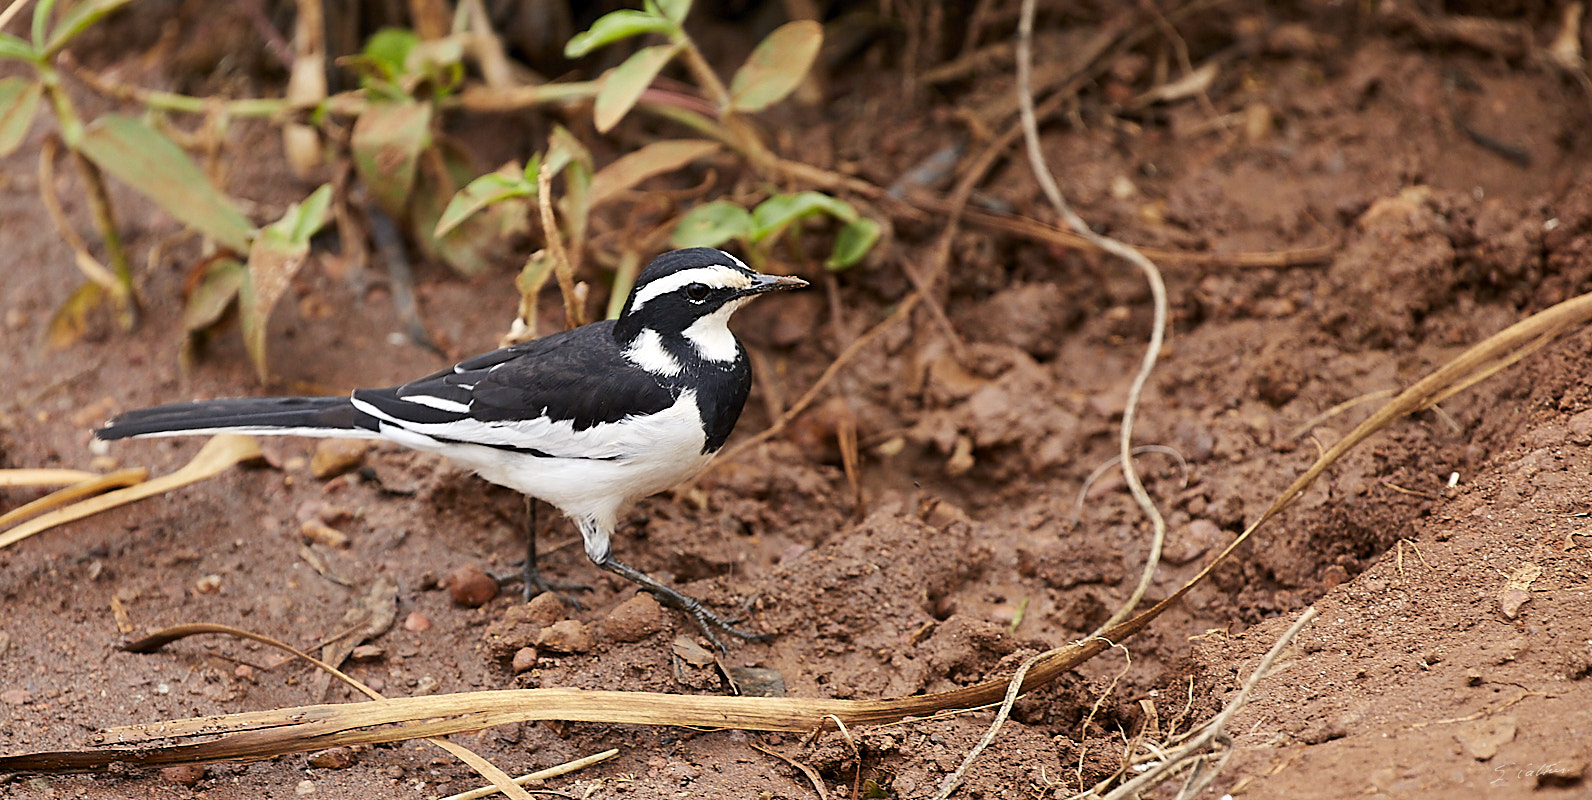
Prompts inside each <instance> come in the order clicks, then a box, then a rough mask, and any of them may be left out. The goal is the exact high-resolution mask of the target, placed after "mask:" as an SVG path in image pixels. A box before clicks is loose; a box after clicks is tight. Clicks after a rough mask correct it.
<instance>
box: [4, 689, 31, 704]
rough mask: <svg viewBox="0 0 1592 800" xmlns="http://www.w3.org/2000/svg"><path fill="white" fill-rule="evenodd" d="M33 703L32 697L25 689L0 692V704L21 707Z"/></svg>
mask: <svg viewBox="0 0 1592 800" xmlns="http://www.w3.org/2000/svg"><path fill="white" fill-rule="evenodd" d="M31 702H33V695H31V694H28V690H27V689H7V690H5V691H3V692H0V703H5V704H6V705H8V706H21V705H27V704H28V703H31Z"/></svg>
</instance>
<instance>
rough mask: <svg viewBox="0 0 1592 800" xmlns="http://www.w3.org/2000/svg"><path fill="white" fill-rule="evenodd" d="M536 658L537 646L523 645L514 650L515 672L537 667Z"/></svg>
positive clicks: (527, 670)
mask: <svg viewBox="0 0 1592 800" xmlns="http://www.w3.org/2000/svg"><path fill="white" fill-rule="evenodd" d="M536 658H537V654H536V648H534V647H521V648H520V649H518V650H516V651H514V665H513V667H514V674H515V675H518V674H520V673H522V672H530V671H531V670H532V669H534V668H535V667H536Z"/></svg>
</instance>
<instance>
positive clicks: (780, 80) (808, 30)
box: [730, 19, 824, 112]
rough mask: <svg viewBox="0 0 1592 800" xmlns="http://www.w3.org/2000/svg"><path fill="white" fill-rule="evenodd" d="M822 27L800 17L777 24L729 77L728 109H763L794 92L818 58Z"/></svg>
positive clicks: (747, 110) (748, 110) (745, 110)
mask: <svg viewBox="0 0 1592 800" xmlns="http://www.w3.org/2000/svg"><path fill="white" fill-rule="evenodd" d="M823 43H824V26H822V25H820V24H818V23H817V22H815V21H813V20H810V19H799V20H796V21H795V22H787V23H785V24H784V25H781V26H779V27H778V28H776V29H775V30H774V32H773V33H770V34H769V35H768V38H766V39H764V40H763V41H761V42H759V43H758V45H757V49H755V50H753V51H752V55H751V56H749V57H748V58H747V59H746V63H745V64H742V65H741V68H740V69H738V70H736V71H735V77H734V78H732V79H731V80H730V108H732V109H734V110H736V111H741V112H751V111H762V110H763V109H765V108H768V107H769V106H771V105H773V104H775V103H778V102H779V101H781V100H784V99H785V96H786V95H789V94H790V93H791V92H793V91H796V87H797V86H800V85H801V83H802V79H803V78H806V77H807V71H808V70H810V69H812V67H813V61H814V60H815V59H817V58H818V48H819V46H820V45H822V44H823Z"/></svg>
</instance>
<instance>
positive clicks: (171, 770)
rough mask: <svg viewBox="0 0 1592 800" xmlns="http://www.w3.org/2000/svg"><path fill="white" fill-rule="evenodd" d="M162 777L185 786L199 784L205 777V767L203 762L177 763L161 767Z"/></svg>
mask: <svg viewBox="0 0 1592 800" xmlns="http://www.w3.org/2000/svg"><path fill="white" fill-rule="evenodd" d="M160 777H162V778H165V779H166V780H168V781H171V782H172V783H177V784H181V785H183V786H197V785H199V782H200V781H202V780H204V779H205V768H204V766H203V765H201V764H177V765H176V766H171V767H161V768H160Z"/></svg>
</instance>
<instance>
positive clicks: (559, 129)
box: [542, 124, 592, 176]
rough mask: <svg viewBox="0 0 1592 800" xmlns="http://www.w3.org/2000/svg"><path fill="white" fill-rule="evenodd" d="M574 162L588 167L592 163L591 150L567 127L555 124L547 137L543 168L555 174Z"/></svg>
mask: <svg viewBox="0 0 1592 800" xmlns="http://www.w3.org/2000/svg"><path fill="white" fill-rule="evenodd" d="M576 162H578V163H581V164H584V165H586V167H587V168H588V169H589V168H590V167H591V164H592V158H591V151H590V150H587V149H586V145H584V144H581V141H580V140H579V139H576V138H575V134H573V133H570V132H569V129H568V128H565V127H564V126H563V125H557V124H555V125H554V126H553V133H552V134H551V135H550V136H548V137H547V158H545V159H543V160H542V166H543V168H544V169H546V170H548V171H549V172H551V173H552V174H553V175H554V176H557V175H558V173H560V172H563V171H564V168H565V167H567V166H569V165H570V164H571V163H576Z"/></svg>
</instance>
